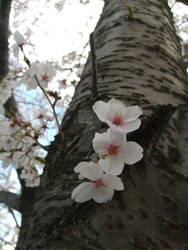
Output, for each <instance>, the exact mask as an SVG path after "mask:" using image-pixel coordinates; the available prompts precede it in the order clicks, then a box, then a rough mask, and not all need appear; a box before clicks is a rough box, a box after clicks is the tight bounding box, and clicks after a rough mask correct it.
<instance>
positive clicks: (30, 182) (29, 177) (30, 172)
mask: <svg viewBox="0 0 188 250" xmlns="http://www.w3.org/2000/svg"><path fill="white" fill-rule="evenodd" d="M20 178H21V179H24V180H25V185H26V187H36V186H39V184H40V175H39V174H38V173H37V171H36V170H35V169H34V168H32V167H27V168H23V169H22V173H21V175H20Z"/></svg>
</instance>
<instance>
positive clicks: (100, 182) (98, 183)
mask: <svg viewBox="0 0 188 250" xmlns="http://www.w3.org/2000/svg"><path fill="white" fill-rule="evenodd" d="M93 183H95V186H96V188H100V187H101V186H103V183H102V181H101V179H98V180H96V181H94V182H93Z"/></svg>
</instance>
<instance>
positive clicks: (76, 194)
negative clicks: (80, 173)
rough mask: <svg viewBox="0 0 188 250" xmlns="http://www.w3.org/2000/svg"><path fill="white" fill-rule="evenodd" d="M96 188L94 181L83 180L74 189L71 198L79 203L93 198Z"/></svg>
mask: <svg viewBox="0 0 188 250" xmlns="http://www.w3.org/2000/svg"><path fill="white" fill-rule="evenodd" d="M94 190H95V185H94V184H93V183H92V182H83V183H81V184H80V185H78V186H77V187H76V188H75V189H74V190H73V191H72V195H71V198H72V199H73V200H75V201H76V202H79V203H82V202H85V201H89V200H91V199H92V198H93V193H94Z"/></svg>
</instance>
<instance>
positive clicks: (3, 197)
mask: <svg viewBox="0 0 188 250" xmlns="http://www.w3.org/2000/svg"><path fill="white" fill-rule="evenodd" d="M0 202H2V203H4V204H5V205H7V206H8V207H9V208H12V209H15V210H17V211H19V212H20V196H19V195H17V194H14V193H11V192H8V191H0Z"/></svg>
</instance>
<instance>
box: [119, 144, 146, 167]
mask: <svg viewBox="0 0 188 250" xmlns="http://www.w3.org/2000/svg"><path fill="white" fill-rule="evenodd" d="M120 155H121V156H122V157H124V162H125V163H126V164H128V165H132V164H134V163H136V162H138V161H140V160H141V159H142V157H143V148H142V147H141V146H140V145H139V144H137V143H136V142H127V143H126V146H124V147H122V148H121V152H120Z"/></svg>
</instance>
